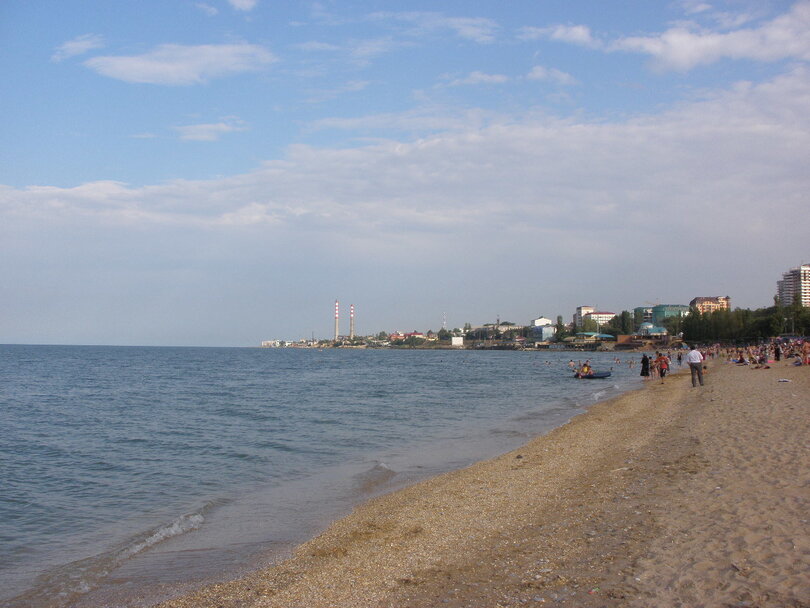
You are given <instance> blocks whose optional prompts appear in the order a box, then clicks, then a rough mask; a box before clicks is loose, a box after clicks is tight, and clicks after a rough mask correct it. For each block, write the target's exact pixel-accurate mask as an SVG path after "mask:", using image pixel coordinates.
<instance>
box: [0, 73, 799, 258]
mask: <svg viewBox="0 0 810 608" xmlns="http://www.w3.org/2000/svg"><path fill="white" fill-rule="evenodd" d="M809 105H810V75H808V73H807V72H806V71H804V70H796V71H794V72H792V73H790V74H786V75H784V76H782V77H780V78H777V79H775V80H773V81H771V82H768V83H765V84H761V85H757V86H754V85H751V84H748V83H740V84H739V85H737V86H736V87H734V88H733V89H731V90H729V91H725V92H721V93H718V94H716V95H714V96H712V97H708V98H706V99H704V100H702V101H698V102H693V103H690V104H683V105H682V106H680V107H677V108H674V109H672V110H670V111H668V112H666V113H663V114H661V115H650V116H643V117H638V118H635V119H632V120H627V121H623V122H612V123H610V122H593V123H591V122H582V121H575V120H570V119H550V118H548V117H545V118H543V117H540V118H530V119H522V120H521V119H519V118H518V117H512V118H510V119H509V120H502V121H501V120H498V121H495V122H493V121H484V122H483V123H482V124H480V125H479V126H477V127H476V126H471V125H472V124H474V121H468V124H467V126H466V127H464V126H463V125H461V124H460V125H459V129H458V130H456V131H453V132H449V131H446V130H445V131H443V132H440V133H435V134H433V135H430V136H427V137H424V138H422V139H419V140H416V141H412V142H402V141H382V142H379V143H377V144H374V145H368V146H361V147H357V148H352V149H317V148H313V147H309V146H300V145H299V146H294V147H292V148H290V150H289V152H288V154H287V155H286V157H285V158H284V159H283V160H278V161H271V162H267V163H265V164H264V165H263V166H262V167H260V168H259V169H257V170H256V171H254V172H251V173H248V174H245V175H237V176H233V177H230V178H226V179H218V180H210V181H176V182H171V183H166V184H160V185H155V186H146V187H140V188H130V187H127V186H126V185H124V184H120V183H113V182H96V183H90V184H84V185H82V186H78V187H76V188H55V187H32V188H28V189H25V190H16V189H4V190H2V191H0V206H2V207H3V208H4V209H5V212H4V214H5V213H12V214H24V215H30V214H37V215H39V216H49V215H51V216H52V215H57V216H64V215H75V214H78V215H80V216H82V217H97V218H98V220H99V221H102V222H104V221H116V222H118V223H143V222H150V223H163V224H171V225H189V226H210V227H215V226H223V227H225V226H233V225H237V224H238V225H247V224H254V225H268V226H270V225H272V226H281V227H283V229H284V230H287V231H293V232H292V233H294V232H295V231H297V230H306V231H309V232H310V233H321V232H322V233H324V234H334V233H338V232H341V231H342V230H344V229H345V228H346V227H347V226H351V227H352V229H353V231H356V232H358V233H364V234H365V235H366V237H367V240H370V241H375V239H377V240H378V242H377V244H376V247H381V248H383V249H385V248H386V247H389V246H390V247H398V245H394V244H391V243H393V241H392V242H391V243H389V244H388V245H387V244H386V234H388V233H390V232H392V231H393V232H395V233H398V234H400V235H408V234H411V235H418V234H422V233H434V232H436V231H438V232H441V233H444V234H447V235H450V236H452V237H453V238H455V237H458V238H459V239H464V238H466V236H465V235H469V234H472V233H476V232H479V231H480V232H481V233H482V234H483V233H487V231H488V230H489V229H490V228H491V227H492V226H500V227H501V229H500V232H499V234H500V233H502V234H501V237H502V238H503V239H504V240H503V241H502V242H500V241H498V240H497V239H496V238H495V237H494V236H493V237H491V238H492V240H491V241H488V247H491V248H495V249H497V248H498V247H501V246H503V247H507V246H509V245H508V243H510V242H512V239H513V238H514V236H515V234H514V230H517V229H518V227H520V230H524V229H530V228H534V229H536V230H542V231H543V233H544V234H546V237H544V238H546V239H549V240H547V242H546V243H545V244H544V245H543V248H544V250H546V248H547V249H548V251H549V252H551V251H553V250H554V248H555V247H563V248H564V249H566V246H565V245H564V244H565V243H566V242H567V241H566V239H570V238H573V237H574V236H576V237H577V238H580V237H582V238H585V237H588V238H591V237H593V238H594V241H593V243H592V246H591V248H590V249H589V251H594V250H595V249H599V250H600V251H601V252H602V253H603V254H604V255H612V256H625V255H627V253H628V251H634V250H635V249H636V248H640V249H641V250H645V251H646V248H648V247H652V246H655V245H656V244H657V243H660V242H669V241H667V239H670V238H671V237H672V235H674V234H677V235H678V239H679V242H680V245H681V246H682V247H683V248H685V247H687V246H689V245H694V246H696V247H698V246H701V245H702V246H703V247H701V250H705V244H706V243H712V246H713V247H716V248H717V249H718V250H728V251H734V248H735V247H736V246H738V245H739V243H741V242H749V241H748V239H750V238H754V237H757V236H758V235H759V234H761V233H766V234H771V235H779V238H780V239H782V241H783V242H792V240H793V239H799V238H800V237H801V235H803V234H806V232H807V230H808V229H810V225H808V222H809V221H810V220H808V219H807V217H808V216H807V214H806V212H805V205H806V201H805V200H804V193H805V192H807V191H808V189H810V175H808V173H807V171H806V166H805V165H806V163H805V161H804V159H806V158H807V157H808V154H810V116H808V114H807V112H806V108H807V107H808V106H809ZM412 118H413V117H412ZM384 123H385V121H384V120H383V121H380V122H379V124H380V126H384ZM355 126H356V125H355ZM237 128H238V127H237ZM189 129H190V131H189V133H192V132H193V131H192V130H191V129H198V130H199V131H198V132H199V133H206V132H208V133H213V134H214V136H216V135H217V134H222V133H224V132H229V131H231V130H236V129H234V125H233V124H229V123H228V122H223V123H217V124H215V125H195V126H189ZM206 129H207V130H206ZM730 210H733V213H730ZM765 210H767V212H766V211H765ZM786 217H790V218H794V221H792V222H790V223H785V221H784V218H786ZM572 218H576V221H572ZM697 218H699V221H698V219H697ZM719 227H722V229H720V228H719ZM550 233H555V234H557V237H555V239H556V238H559V239H560V240H559V242H558V241H557V240H550V239H551V237H550V236H548V234H550ZM375 235H377V236H375ZM510 235H511V236H510ZM631 235H632V236H631ZM501 237H499V238H501ZM396 242H399V241H396ZM566 250H567V249H566ZM471 255H473V254H471Z"/></svg>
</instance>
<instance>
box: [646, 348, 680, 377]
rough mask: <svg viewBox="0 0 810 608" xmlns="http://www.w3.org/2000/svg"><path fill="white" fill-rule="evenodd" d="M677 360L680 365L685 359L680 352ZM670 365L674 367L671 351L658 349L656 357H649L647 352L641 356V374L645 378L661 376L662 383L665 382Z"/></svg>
mask: <svg viewBox="0 0 810 608" xmlns="http://www.w3.org/2000/svg"><path fill="white" fill-rule="evenodd" d="M677 360H678V365H681V363H682V362H683V359H682V358H681V354H680V353H678V356H677ZM670 367H672V355H671V354H670V353H668V352H667V353H662V352H660V351H657V352H656V353H655V357H648V356H647V353H644V354H643V355H642V357H641V374H640V375H641V377H642V378H644V379H645V380H653V379H656V378H661V383H662V384H663V383H664V378H666V376H667V372H668V371H669V368H670Z"/></svg>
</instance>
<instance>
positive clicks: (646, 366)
mask: <svg viewBox="0 0 810 608" xmlns="http://www.w3.org/2000/svg"><path fill="white" fill-rule="evenodd" d="M641 377H642V378H644V379H645V380H646V379H647V378H649V377H650V358H649V357H648V356H647V353H644V356H643V357H641Z"/></svg>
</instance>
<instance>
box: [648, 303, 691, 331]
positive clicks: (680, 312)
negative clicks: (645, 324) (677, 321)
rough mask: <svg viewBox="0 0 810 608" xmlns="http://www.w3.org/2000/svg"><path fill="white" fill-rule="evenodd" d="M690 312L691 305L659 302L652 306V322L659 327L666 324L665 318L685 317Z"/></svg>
mask: <svg viewBox="0 0 810 608" xmlns="http://www.w3.org/2000/svg"><path fill="white" fill-rule="evenodd" d="M688 314H689V307H688V306H686V305H685V304H657V305H656V306H653V308H652V321H651V323H652V324H653V325H655V326H657V327H661V326H663V325H664V319H669V318H670V317H685V316H686V315H688Z"/></svg>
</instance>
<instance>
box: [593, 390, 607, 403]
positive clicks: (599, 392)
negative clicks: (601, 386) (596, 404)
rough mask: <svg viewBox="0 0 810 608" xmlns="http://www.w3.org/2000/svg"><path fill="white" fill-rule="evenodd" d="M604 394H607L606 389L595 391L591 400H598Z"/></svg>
mask: <svg viewBox="0 0 810 608" xmlns="http://www.w3.org/2000/svg"><path fill="white" fill-rule="evenodd" d="M605 395H607V391H596V392H595V393H594V394H593V400H594V401H600V400H601V399H604V398H605Z"/></svg>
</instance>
